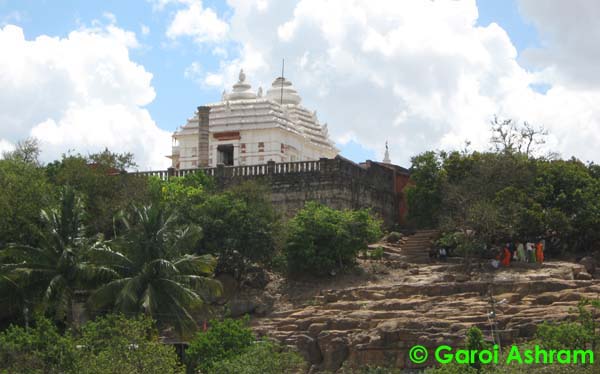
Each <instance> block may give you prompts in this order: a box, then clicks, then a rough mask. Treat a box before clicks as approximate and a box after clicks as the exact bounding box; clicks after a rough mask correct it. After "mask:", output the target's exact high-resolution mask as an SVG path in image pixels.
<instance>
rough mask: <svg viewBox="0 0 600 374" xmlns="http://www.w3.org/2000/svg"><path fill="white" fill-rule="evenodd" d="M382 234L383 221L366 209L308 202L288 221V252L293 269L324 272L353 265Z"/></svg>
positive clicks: (293, 271)
mask: <svg viewBox="0 0 600 374" xmlns="http://www.w3.org/2000/svg"><path fill="white" fill-rule="evenodd" d="M380 236H381V229H380V222H379V221H378V220H375V219H373V218H372V217H371V216H370V214H369V212H368V211H366V210H359V211H349V210H346V211H340V210H335V209H331V208H329V207H326V206H323V205H320V204H318V203H315V202H310V203H307V204H306V206H305V207H304V209H302V210H301V211H299V212H298V214H297V215H296V216H295V217H294V218H293V219H291V220H290V221H289V223H288V238H287V242H286V245H285V252H286V255H287V260H288V266H289V269H290V272H291V273H303V272H307V273H310V274H315V275H324V274H327V273H329V272H331V271H332V270H337V269H343V268H345V267H349V266H353V265H354V264H355V263H356V256H357V254H358V252H359V251H360V250H361V249H363V248H365V247H366V245H367V244H368V243H370V242H373V241H375V240H377V239H378V238H379V237H380Z"/></svg>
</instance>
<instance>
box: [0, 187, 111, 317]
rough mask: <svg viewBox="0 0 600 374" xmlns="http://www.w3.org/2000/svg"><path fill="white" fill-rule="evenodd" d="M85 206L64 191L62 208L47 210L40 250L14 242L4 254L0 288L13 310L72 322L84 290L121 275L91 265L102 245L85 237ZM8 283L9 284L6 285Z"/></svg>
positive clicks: (61, 195) (43, 213)
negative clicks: (90, 257)
mask: <svg viewBox="0 0 600 374" xmlns="http://www.w3.org/2000/svg"><path fill="white" fill-rule="evenodd" d="M82 217H83V206H82V204H81V201H80V199H79V198H78V197H77V195H76V194H75V191H74V190H73V189H71V188H69V187H67V188H64V189H63V190H62V191H61V194H60V198H59V205H58V206H57V207H54V208H49V209H46V210H42V214H41V220H42V228H43V229H42V230H40V240H39V243H40V245H39V246H38V247H34V246H29V245H25V244H10V245H8V247H7V248H6V249H4V250H2V251H0V259H2V260H3V264H2V265H1V267H0V270H1V271H2V272H1V273H0V275H1V278H0V289H2V288H4V289H5V290H7V291H8V290H9V289H11V287H10V286H11V285H12V286H13V287H12V291H13V292H10V293H9V292H7V293H5V295H9V301H10V302H11V303H12V305H13V306H15V305H18V306H19V308H20V309H21V308H22V309H25V308H28V307H31V308H32V309H35V310H38V311H41V312H45V311H50V312H52V314H53V315H54V317H55V319H56V320H57V321H63V322H64V321H65V320H67V321H72V320H73V318H72V315H71V313H72V309H73V308H72V306H73V302H74V298H75V292H76V291H77V290H85V289H89V288H90V287H93V286H95V285H97V284H99V283H101V282H103V281H108V280H110V279H111V278H114V277H115V276H116V272H115V271H114V270H111V269H108V268H106V267H102V266H98V265H96V264H94V263H93V262H90V261H88V258H87V254H88V253H89V252H90V251H92V250H93V248H94V247H96V246H98V245H99V243H98V242H94V241H93V240H91V239H90V238H87V237H86V236H85V232H84V231H85V227H84V226H83V223H82ZM2 285H4V286H2Z"/></svg>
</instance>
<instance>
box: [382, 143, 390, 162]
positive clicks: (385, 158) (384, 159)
mask: <svg viewBox="0 0 600 374" xmlns="http://www.w3.org/2000/svg"><path fill="white" fill-rule="evenodd" d="M383 163H384V164H391V163H392V160H390V150H389V148H388V142H387V141H386V142H385V155H384V156H383Z"/></svg>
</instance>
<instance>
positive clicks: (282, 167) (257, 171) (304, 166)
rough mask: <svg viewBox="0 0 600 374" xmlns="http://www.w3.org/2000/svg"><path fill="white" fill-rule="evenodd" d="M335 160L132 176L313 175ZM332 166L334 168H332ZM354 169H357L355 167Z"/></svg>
mask: <svg viewBox="0 0 600 374" xmlns="http://www.w3.org/2000/svg"><path fill="white" fill-rule="evenodd" d="M336 160H337V159H326V158H323V159H320V160H315V161H296V162H283V163H275V162H274V161H269V162H267V163H266V164H261V165H241V166H223V165H219V166H217V167H212V168H198V169H180V170H175V169H172V168H169V169H167V170H151V171H138V172H133V173H132V174H135V175H139V176H147V177H158V178H160V179H162V180H168V179H169V178H170V177H184V176H186V175H188V174H193V173H197V172H198V171H202V172H204V174H206V175H209V176H211V177H254V176H261V175H271V174H290V173H315V172H320V171H325V170H334V169H336V168H335V166H337V165H333V164H332V163H335V161H336ZM332 166H334V168H332ZM355 167H359V166H358V165H355Z"/></svg>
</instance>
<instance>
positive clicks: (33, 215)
mask: <svg viewBox="0 0 600 374" xmlns="http://www.w3.org/2000/svg"><path fill="white" fill-rule="evenodd" d="M0 191H2V193H0V247H2V246H4V245H6V244H8V243H13V242H18V243H23V244H31V245H33V244H37V242H36V233H37V231H38V227H39V225H40V224H41V221H40V211H41V210H42V209H43V208H45V207H47V206H48V204H49V203H50V202H51V201H52V197H51V196H50V192H51V188H50V186H49V185H48V182H47V180H46V177H45V174H44V171H43V170H42V169H40V168H39V167H38V166H37V165H35V164H33V163H28V162H22V161H18V160H0Z"/></svg>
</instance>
